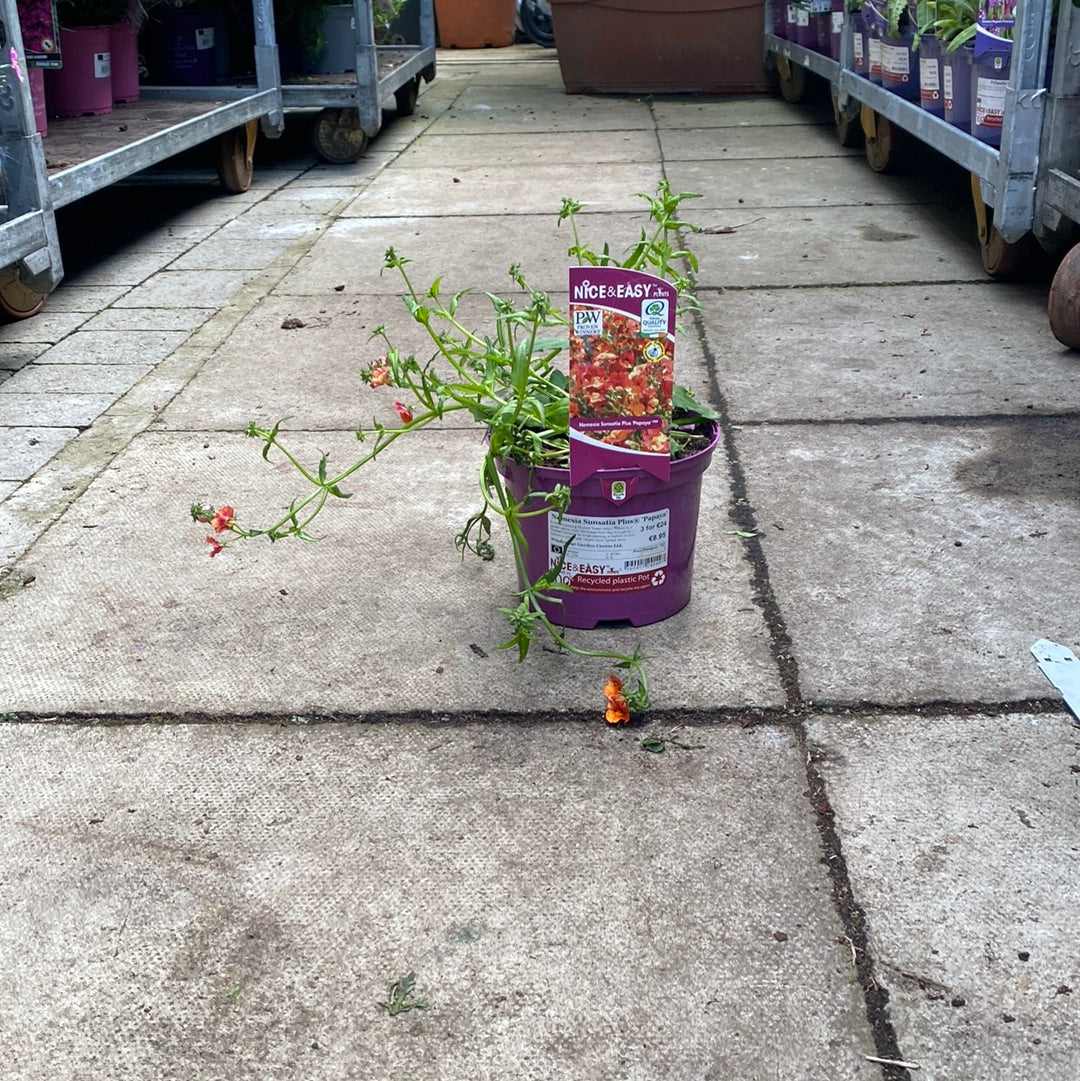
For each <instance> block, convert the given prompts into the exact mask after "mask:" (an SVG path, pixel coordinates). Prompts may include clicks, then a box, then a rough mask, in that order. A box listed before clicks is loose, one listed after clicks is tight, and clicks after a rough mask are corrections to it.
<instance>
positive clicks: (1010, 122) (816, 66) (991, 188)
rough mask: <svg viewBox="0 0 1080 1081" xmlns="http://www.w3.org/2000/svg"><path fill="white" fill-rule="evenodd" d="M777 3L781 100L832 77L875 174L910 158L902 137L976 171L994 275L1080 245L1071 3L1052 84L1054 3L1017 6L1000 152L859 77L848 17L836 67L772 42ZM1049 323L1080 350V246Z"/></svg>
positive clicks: (1069, 259) (847, 132)
mask: <svg viewBox="0 0 1080 1081" xmlns="http://www.w3.org/2000/svg"><path fill="white" fill-rule="evenodd" d="M775 3H779V0H766V11H765V18H766V23H765V28H766V32H765V52H766V57H767V58H768V57H769V56H772V57H774V58H775V62H776V66H777V69H778V72H779V76H780V90H781V93H782V95H783V96H784V97H785V98H786V99H787V100H789V101H798V100H800V99H801V97H802V96H803V93H804V92H805V87H806V73H807V72H812V73H814V74H815V75H818V76H820V77H821V78H823V79H825V80H826V81H827V82H828V83H829V84H830V87H831V91H832V98H833V108H834V113H835V116H836V123H837V134H838V136H839V138H840V140H841V142H843V143H844V144H845V145H854V143H855V142H856V141H857V139H858V137H859V136H860V134H861V135H862V137H863V138H864V140H865V147H866V160H867V163H868V164H869V166H870V167H871V168H872V169H874V170H876V171H879V172H884V171H887V170H888V169H889V168H890V167H891V166H892V165H893V164H894V163H895V161H896V156H897V154H898V153H900V152H901V151H900V149H899V148H900V143H901V138H900V136H899V134H898V132H897V131H896V130H895V129H900V130H901V131H903V132H905V133H908V134H910V135H912V136H914V137H915V138H917V139H919V140H920V141H922V142H923V143H925V144H927V145H928V146H930V147H932V148H933V149H935V150H937V151H938V152H940V153H941V154H943V155H944V156H945V157H947V158H949V159H950V160H952V161H954V162H956V163H957V164H959V165H960V166H962V167H963V168H965V169H967V170H968V171H969V172H970V173H971V176H972V196H973V200H974V204H975V216H976V222H977V225H978V239H979V246H980V249H981V253H982V260H983V266H984V267H985V269H986V271H987V273H988V274H990V275H991V276H993V277H1007V276H1009V275H1010V274H1012V273H1014V272H1015V271H1016V270H1017V269H1018V268H1019V266H1020V265H1021V264H1022V263H1023V262H1024V261H1025V257H1026V256H1027V255H1028V254H1030V252H1031V249H1032V246H1033V245H1034V246H1036V248H1038V247H1041V248H1042V249H1043V250H1045V251H1046V252H1048V253H1050V254H1052V255H1055V256H1056V255H1060V254H1061V253H1062V252H1063V251H1066V250H1067V249H1069V247H1070V246H1071V245H1073V244H1074V242H1075V240H1076V235H1077V224H1078V223H1080V10H1078V9H1077V8H1075V7H1074V6H1073V4H1072V3H1070V2H1068V0H1063V2H1062V3H1061V4H1060V10H1059V12H1058V21H1057V27H1056V29H1057V41H1056V57H1055V62H1054V64H1053V72H1052V77H1051V79H1050V84H1049V86H1047V83H1046V72H1047V67H1048V64H1047V60H1048V45H1049V41H1050V30H1051V18H1052V11H1053V4H1052V0H1024V2H1022V3H1021V4H1019V5H1018V7H1017V23H1016V28H1015V38H1014V43H1013V51H1012V63H1011V65H1010V70H1009V78H1008V84H1007V86H1006V88H1005V108H1004V117H1003V123H1002V131H1001V142H1000V146H997V147H995V146H991V145H989V144H988V143H986V142H982V141H980V140H979V139H977V138H975V137H974V136H973V135H971V134H969V133H968V132H966V131H962V130H961V129H960V128H958V127H954V126H953V125H951V124H948V123H946V122H945V120H943V119H942V118H940V117H938V116H935V115H933V114H932V113H931V112H929V111H927V110H925V109H923V108H921V107H920V105H919V103H918V102H917V101H914V102H913V101H908V100H905V99H904V98H903V97H901V96H900V95H898V94H896V93H893V92H892V91H891V90H889V89H887V88H885V87H884V86H879V85H877V84H876V83H872V82H870V80H869V79H866V78H864V77H862V76H861V75H858V74H856V72H855V71H854V70H853V69H854V56H853V35H852V33H851V32H850V31H851V27H850V13H849V12H848V11H846V10H845V12H844V14H843V19H844V29H843V33H842V35H841V45H840V58H839V60H834V59H832V58H831V57H829V56H825V55H823V54H822V53H820V52H817V51H815V50H813V49H810V48H807V47H805V46H803V45H800V44H798V43H796V42H794V41H789V40H787V39H786V38H783V37H779V36H777V35H776V34H775V33H773V32H772V30H773V28H774V26H775V24H774V22H773V4H775ZM1049 315H1050V325H1051V329H1052V330H1053V332H1054V334H1055V335H1056V336H1057V337H1058V339H1059V340H1060V341H1062V342H1063V343H1064V344H1066V345H1068V346H1071V347H1072V348H1074V349H1080V245H1078V246H1076V247H1073V248H1072V250H1071V251H1069V252H1068V254H1067V255H1066V256H1065V258H1064V259H1063V260H1062V262H1061V264H1060V266H1059V268H1058V270H1057V273H1056V275H1055V278H1054V282H1053V285H1052V287H1051V295H1050V305H1049Z"/></svg>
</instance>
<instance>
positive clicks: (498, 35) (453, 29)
mask: <svg viewBox="0 0 1080 1081" xmlns="http://www.w3.org/2000/svg"><path fill="white" fill-rule="evenodd" d="M435 21H436V23H437V24H438V30H439V44H440V45H441V46H442V47H443V48H444V49H483V48H485V47H486V46H489V45H493V46H505V45H513V43H514V29H515V25H514V0H435Z"/></svg>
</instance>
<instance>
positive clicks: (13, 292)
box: [0, 267, 49, 319]
mask: <svg viewBox="0 0 1080 1081" xmlns="http://www.w3.org/2000/svg"><path fill="white" fill-rule="evenodd" d="M48 296H49V294H48V293H37V292H35V291H34V290H33V289H30V288H29V287H28V286H26V285H24V284H23V282H22V279H21V278H20V277H19V272H18V271H17V270H16V269H15V268H14V267H7V268H6V269H4V270H0V313H2V314H3V315H4V316H5V317H6V318H7V319H29V318H30V316H32V315H37V313H38V312H39V311H41V309H42V308H44V307H45V301H46V300H47V299H48Z"/></svg>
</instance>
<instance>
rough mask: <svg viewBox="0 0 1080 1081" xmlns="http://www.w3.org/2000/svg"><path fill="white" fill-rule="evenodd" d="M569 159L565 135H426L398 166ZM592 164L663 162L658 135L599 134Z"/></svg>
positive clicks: (592, 147)
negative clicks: (525, 136) (526, 138)
mask: <svg viewBox="0 0 1080 1081" xmlns="http://www.w3.org/2000/svg"><path fill="white" fill-rule="evenodd" d="M566 159H567V147H566V135H565V134H564V133H561V132H560V133H556V132H537V134H535V135H531V136H530V137H529V139H528V142H523V141H522V139H521V138H520V136H518V135H514V134H509V133H507V134H501V135H487V134H479V135H434V134H424V135H421V136H420V137H419V138H418V139H416V140H415V141H414V142H413V143H412V144H411V145H410V146H409V148H408V149H407V150H406V151H404V152H403V153H402V155H401V157H400V158H399V159H398V161H397V163H396V164H397V166H399V167H415V166H419V167H422V168H426V169H430V168H435V167H439V166H450V165H455V166H461V165H474V164H475V163H476V162H493V163H498V162H512V163H513V164H514V165H515V166H516V167H518V168H521V167H523V166H526V165H528V166H532V165H548V164H551V163H552V162H564V161H566ZM589 160H590V161H591V162H596V163H599V162H614V161H621V162H634V161H660V160H662V159H661V155H660V147H659V144H658V142H657V137H656V132H654V131H648V130H644V129H642V130H637V129H635V130H633V131H599V132H596V133H595V134H594V135H592V136H591V137H590V141H589ZM395 175H396V173H395Z"/></svg>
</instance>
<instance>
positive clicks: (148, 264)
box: [73, 250, 175, 287]
mask: <svg viewBox="0 0 1080 1081" xmlns="http://www.w3.org/2000/svg"><path fill="white" fill-rule="evenodd" d="M174 257H175V256H174V253H173V252H156V251H148V252H144V251H142V250H139V251H134V252H132V251H122V252H118V253H117V254H115V255H110V256H108V257H107V258H104V259H101V260H97V261H95V262H94V264H93V265H92V266H88V267H84V268H83V269H82V270H80V271H79V273H78V274H77V275H73V281H74V282H76V283H77V284H78V285H81V286H93V285H99V286H108V285H122V286H125V287H127V286H132V285H138V284H139V282H142V281H145V280H146V279H147V278H149V277H150V276H151V275H152V274H156V273H157V272H158V271H159V270H161V269H162V268H163V267H166V266H168V265H169V263H171V262H172V261H173V258H174Z"/></svg>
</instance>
